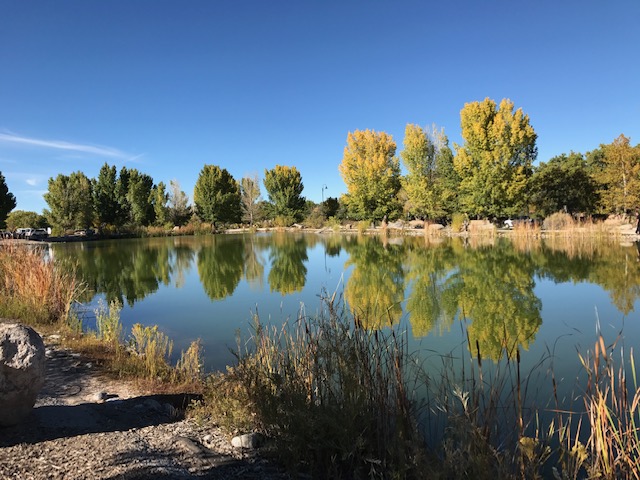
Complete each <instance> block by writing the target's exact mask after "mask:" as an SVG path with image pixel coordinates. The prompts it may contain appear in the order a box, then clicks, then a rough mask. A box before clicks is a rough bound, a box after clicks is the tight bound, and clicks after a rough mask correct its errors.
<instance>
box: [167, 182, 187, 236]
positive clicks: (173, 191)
mask: <svg viewBox="0 0 640 480" xmlns="http://www.w3.org/2000/svg"><path fill="white" fill-rule="evenodd" d="M167 214H168V216H169V221H170V222H171V223H173V224H174V225H178V226H182V225H184V224H185V223H187V221H188V220H189V216H190V215H191V209H190V208H189V197H188V196H187V194H186V193H184V192H183V191H182V190H181V189H180V183H179V182H178V181H177V180H171V182H170V183H169V211H168V213H167Z"/></svg>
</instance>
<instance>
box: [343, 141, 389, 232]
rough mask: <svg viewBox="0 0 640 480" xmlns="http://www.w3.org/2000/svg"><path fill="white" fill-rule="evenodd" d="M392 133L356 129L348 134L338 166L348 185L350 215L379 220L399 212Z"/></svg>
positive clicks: (347, 196)
mask: <svg viewBox="0 0 640 480" xmlns="http://www.w3.org/2000/svg"><path fill="white" fill-rule="evenodd" d="M395 154H396V143H395V142H394V141H393V138H392V137H391V135H388V134H386V133H385V132H376V131H374V130H364V131H363V130H356V131H354V132H353V133H349V134H348V136H347V145H346V146H345V148H344V155H343V157H342V163H341V164H340V166H339V167H338V169H339V170H340V174H341V175H342V178H343V180H344V182H345V184H346V185H347V190H348V194H347V195H346V196H345V200H346V203H347V206H348V212H349V216H350V217H351V218H354V219H356V220H361V219H364V220H381V219H382V218H383V217H384V216H385V215H387V216H388V217H390V218H393V217H395V216H397V215H398V213H399V204H398V200H397V195H398V191H399V189H400V162H399V160H398V158H397V157H396V156H395Z"/></svg>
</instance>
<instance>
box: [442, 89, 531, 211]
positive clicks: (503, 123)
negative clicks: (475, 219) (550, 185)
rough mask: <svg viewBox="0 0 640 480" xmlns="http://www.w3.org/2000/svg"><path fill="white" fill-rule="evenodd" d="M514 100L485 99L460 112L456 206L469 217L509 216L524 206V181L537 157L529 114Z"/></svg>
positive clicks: (529, 174)
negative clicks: (458, 181) (458, 184)
mask: <svg viewBox="0 0 640 480" xmlns="http://www.w3.org/2000/svg"><path fill="white" fill-rule="evenodd" d="M513 108H514V106H513V102H511V101H510V100H508V99H504V100H502V101H501V102H500V106H499V107H498V106H497V105H496V102H495V101H493V100H491V99H489V98H486V99H485V100H484V101H482V102H471V103H466V104H465V106H464V108H463V109H462V110H461V111H460V124H461V126H462V138H463V139H464V144H463V145H462V146H456V155H455V158H454V167H455V170H456V172H457V173H458V175H459V176H460V202H461V206H462V208H463V209H464V210H465V211H466V212H467V213H469V214H471V215H476V216H481V217H488V216H498V217H503V216H508V215H516V214H518V213H520V212H521V211H522V210H523V209H524V208H525V207H526V200H527V199H526V192H527V187H528V179H529V177H530V176H531V172H532V167H531V166H532V162H533V161H534V160H535V158H536V155H537V152H538V150H537V148H536V138H537V135H536V133H535V131H534V130H533V127H532V126H531V125H530V123H529V116H528V115H525V114H524V112H523V111H522V109H521V108H519V109H518V110H516V111H514V110H513Z"/></svg>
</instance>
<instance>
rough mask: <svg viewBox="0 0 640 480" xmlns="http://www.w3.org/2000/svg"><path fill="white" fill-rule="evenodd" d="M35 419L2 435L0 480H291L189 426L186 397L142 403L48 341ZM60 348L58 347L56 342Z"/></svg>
mask: <svg viewBox="0 0 640 480" xmlns="http://www.w3.org/2000/svg"><path fill="white" fill-rule="evenodd" d="M46 340H47V341H46V343H47V344H48V345H47V379H46V383H45V386H44V387H43V390H42V392H41V394H40V397H39V398H38V401H37V403H36V406H35V408H34V409H33V412H32V414H31V416H30V417H29V418H28V419H27V420H26V421H25V422H23V423H22V424H20V425H17V426H15V427H8V428H3V429H0V478H1V479H5V478H6V479H25V480H26V479H136V478H140V479H142V478H177V479H190V478H213V479H218V478H219V479H223V478H224V479H226V478H229V479H241V478H246V479H274V480H275V479H286V478H288V477H287V476H286V475H285V474H284V473H282V472H281V471H280V470H278V469H277V468H276V467H274V466H273V465H272V464H270V463H269V462H268V461H266V460H264V459H263V458H261V457H260V454H259V451H256V450H244V449H237V448H233V447H232V446H231V444H230V441H229V439H228V438H227V437H225V436H224V435H223V434H222V432H221V431H220V430H219V429H217V428H215V427H210V426H206V427H205V426H201V425H198V424H196V423H195V422H194V421H193V420H189V419H184V418H183V415H182V407H183V406H184V405H185V404H186V403H188V401H189V398H188V397H185V396H184V395H144V394H141V393H140V392H138V391H137V390H136V389H135V387H134V386H133V385H132V384H130V383H127V382H121V381H113V380H111V379H109V378H107V377H105V376H103V375H101V373H100V371H99V369H97V368H96V367H95V366H94V365H92V364H91V362H90V361H89V360H87V359H85V358H82V357H80V356H79V355H77V354H74V353H73V352H70V351H67V350H64V349H61V348H59V347H57V346H56V345H55V344H52V343H51V342H52V339H51V338H50V339H46ZM53 341H55V339H53Z"/></svg>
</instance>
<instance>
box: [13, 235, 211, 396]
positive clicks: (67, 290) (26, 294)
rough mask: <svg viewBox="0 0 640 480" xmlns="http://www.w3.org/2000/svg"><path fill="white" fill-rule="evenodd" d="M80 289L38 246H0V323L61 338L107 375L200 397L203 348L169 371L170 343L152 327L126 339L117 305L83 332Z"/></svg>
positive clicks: (196, 345) (101, 310)
mask: <svg viewBox="0 0 640 480" xmlns="http://www.w3.org/2000/svg"><path fill="white" fill-rule="evenodd" d="M83 292H84V286H83V285H82V284H81V283H80V282H79V281H78V280H77V279H76V276H75V275H74V273H73V272H72V271H71V272H70V271H69V270H67V269H61V268H59V267H58V266H57V265H56V263H55V262H54V261H53V260H52V259H50V258H49V257H48V256H47V250H46V248H45V247H43V246H42V245H33V244H24V245H21V244H15V243H5V244H1V245H0V318H4V319H8V320H18V321H20V322H21V323H24V324H27V325H30V326H32V327H34V328H35V329H36V330H38V331H40V332H41V333H42V334H45V335H46V334H50V333H57V334H60V335H61V338H62V341H63V345H64V346H67V347H69V348H72V349H73V350H75V351H77V352H79V353H84V354H86V355H88V356H90V357H92V358H93V359H95V360H96V361H98V362H99V363H100V364H101V365H102V366H103V367H104V368H105V369H106V370H107V371H109V372H111V373H112V374H113V375H115V376H118V377H122V378H130V379H131V378H133V379H136V380H138V381H139V382H140V383H143V384H144V386H145V387H146V388H149V389H155V390H163V391H200V390H201V388H202V381H201V380H202V348H201V345H200V342H199V341H195V342H193V343H192V344H191V345H190V346H189V348H188V349H187V350H186V351H184V352H182V353H181V355H180V359H179V360H178V362H177V364H176V365H171V364H170V363H169V359H170V357H171V353H172V348H173V343H172V342H171V340H170V339H169V338H168V337H167V336H166V335H165V334H164V333H162V332H161V331H159V329H158V327H157V326H143V325H141V324H136V325H134V326H133V328H132V329H131V332H129V333H128V334H125V332H124V331H123V327H122V324H121V322H120V309H121V308H122V306H121V305H120V304H119V303H117V302H112V303H111V304H109V305H106V304H104V303H100V304H99V305H98V308H97V309H96V310H95V312H94V313H95V316H96V329H95V330H93V329H90V330H84V329H83V326H82V324H83V322H82V319H81V318H79V317H78V313H77V310H76V309H75V308H74V306H75V305H77V301H78V298H80V296H81V295H82V293H83Z"/></svg>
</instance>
